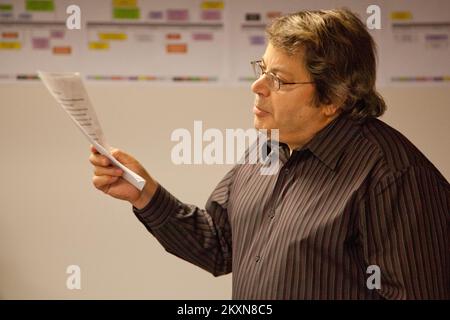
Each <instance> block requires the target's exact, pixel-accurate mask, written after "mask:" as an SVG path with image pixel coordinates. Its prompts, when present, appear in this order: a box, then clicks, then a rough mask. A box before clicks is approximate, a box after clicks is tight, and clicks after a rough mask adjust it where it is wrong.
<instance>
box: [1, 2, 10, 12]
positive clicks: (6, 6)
mask: <svg viewBox="0 0 450 320" xmlns="http://www.w3.org/2000/svg"><path fill="white" fill-rule="evenodd" d="M12 8H13V6H12V4H6V3H0V11H12Z"/></svg>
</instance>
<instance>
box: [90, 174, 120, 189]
mask: <svg viewBox="0 0 450 320" xmlns="http://www.w3.org/2000/svg"><path fill="white" fill-rule="evenodd" d="M117 179H119V177H113V176H93V177H92V183H93V184H94V186H95V187H96V188H97V189H99V190H101V191H103V192H105V191H104V190H105V188H109V185H110V184H112V183H114V182H116V181H117Z"/></svg>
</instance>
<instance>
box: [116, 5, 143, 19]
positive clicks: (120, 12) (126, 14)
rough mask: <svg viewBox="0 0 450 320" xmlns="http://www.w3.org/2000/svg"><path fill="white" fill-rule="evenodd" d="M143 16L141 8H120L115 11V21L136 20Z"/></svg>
mask: <svg viewBox="0 0 450 320" xmlns="http://www.w3.org/2000/svg"><path fill="white" fill-rule="evenodd" d="M140 16H141V14H140V11H139V8H119V7H116V8H114V9H113V18H114V19H131V20H136V19H139V18H140Z"/></svg>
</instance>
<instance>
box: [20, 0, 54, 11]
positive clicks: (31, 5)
mask: <svg viewBox="0 0 450 320" xmlns="http://www.w3.org/2000/svg"><path fill="white" fill-rule="evenodd" d="M26 1H27V2H26V6H25V7H26V9H27V11H47V12H52V11H55V4H54V3H53V0H26Z"/></svg>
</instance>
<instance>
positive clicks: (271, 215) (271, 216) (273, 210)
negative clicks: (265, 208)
mask: <svg viewBox="0 0 450 320" xmlns="http://www.w3.org/2000/svg"><path fill="white" fill-rule="evenodd" d="M273 217H275V209H270V211H269V218H270V219H273Z"/></svg>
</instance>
